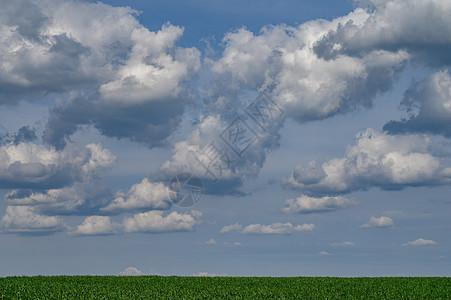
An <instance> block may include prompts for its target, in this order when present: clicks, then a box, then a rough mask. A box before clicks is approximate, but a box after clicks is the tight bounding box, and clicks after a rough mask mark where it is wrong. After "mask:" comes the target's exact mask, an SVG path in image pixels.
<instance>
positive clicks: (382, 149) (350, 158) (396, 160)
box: [282, 129, 451, 203]
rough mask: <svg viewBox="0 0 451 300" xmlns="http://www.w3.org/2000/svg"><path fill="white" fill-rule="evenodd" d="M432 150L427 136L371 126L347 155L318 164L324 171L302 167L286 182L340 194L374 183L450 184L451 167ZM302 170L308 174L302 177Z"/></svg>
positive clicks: (397, 186) (396, 185)
mask: <svg viewBox="0 0 451 300" xmlns="http://www.w3.org/2000/svg"><path fill="white" fill-rule="evenodd" d="M428 150H429V139H428V138H427V137H425V136H422V135H399V136H398V135H397V136H392V135H389V134H387V133H378V132H376V131H374V130H373V129H367V130H365V131H364V132H361V133H359V134H358V135H357V136H356V145H354V146H350V147H348V148H347V150H346V153H345V155H344V157H343V158H334V159H331V160H329V161H327V162H325V163H323V164H321V165H318V166H317V167H316V168H319V169H320V171H318V170H316V169H312V171H311V172H312V173H313V175H309V174H308V173H309V172H310V171H309V168H302V167H298V168H297V169H295V171H294V172H293V173H292V175H291V176H289V177H287V178H284V179H283V180H282V184H283V185H284V186H285V187H288V188H292V189H299V190H302V191H304V192H308V193H311V194H336V193H349V192H351V191H355V190H364V189H368V188H370V187H374V186H376V187H380V188H382V189H402V188H404V187H407V186H433V185H442V184H447V183H449V182H450V175H451V173H450V171H451V169H450V168H449V167H443V166H442V165H441V160H440V158H439V157H435V156H433V155H431V154H429V153H428ZM299 169H300V170H303V172H306V173H307V174H306V175H305V174H304V175H302V174H301V175H300V176H298V173H297V170H299ZM318 174H321V175H320V176H318ZM312 178H315V180H312ZM293 203H294V202H293Z"/></svg>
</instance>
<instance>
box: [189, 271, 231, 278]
mask: <svg viewBox="0 0 451 300" xmlns="http://www.w3.org/2000/svg"><path fill="white" fill-rule="evenodd" d="M191 276H194V277H218V276H225V275H220V274H216V273H209V272H198V273H194V274H193V275H191Z"/></svg>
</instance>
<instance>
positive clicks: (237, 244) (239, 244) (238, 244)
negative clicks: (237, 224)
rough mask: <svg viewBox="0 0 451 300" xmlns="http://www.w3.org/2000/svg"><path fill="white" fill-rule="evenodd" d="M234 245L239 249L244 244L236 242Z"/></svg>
mask: <svg viewBox="0 0 451 300" xmlns="http://www.w3.org/2000/svg"><path fill="white" fill-rule="evenodd" d="M233 245H234V246H237V247H239V246H242V244H241V243H240V242H235V243H233Z"/></svg>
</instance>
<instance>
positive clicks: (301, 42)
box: [211, 9, 410, 122]
mask: <svg viewBox="0 0 451 300" xmlns="http://www.w3.org/2000/svg"><path fill="white" fill-rule="evenodd" d="M371 17H372V16H371V14H370V13H369V12H367V11H365V10H363V9H356V10H355V11H354V12H351V13H350V14H348V15H347V16H344V17H340V18H336V19H334V20H332V21H325V20H321V21H320V20H315V21H310V22H307V23H304V24H301V25H299V26H298V27H291V26H286V25H275V26H268V27H265V28H263V29H262V30H261V31H260V33H259V34H254V33H252V32H250V31H248V30H246V29H239V30H237V31H235V32H229V33H227V34H226V36H225V38H224V41H225V43H226V48H225V50H224V52H223V56H222V57H221V58H220V59H219V60H217V61H215V62H213V63H212V67H211V68H212V70H213V72H215V73H216V74H217V75H218V77H219V78H220V80H222V81H223V82H227V84H228V86H230V87H232V88H236V89H240V88H242V89H244V88H245V87H248V88H253V89H265V88H267V89H269V90H270V96H271V97H272V98H273V99H274V100H275V101H276V102H277V103H278V104H279V105H281V106H282V108H283V109H284V111H285V112H286V114H287V116H289V117H292V118H293V119H295V120H297V121H299V122H306V121H311V120H321V119H325V118H329V117H331V116H334V115H336V114H342V113H346V112H349V111H352V110H355V109H356V108H360V107H366V108H369V107H371V106H372V102H373V99H374V97H375V95H376V94H377V93H380V92H385V91H387V90H389V89H390V88H391V86H392V82H393V80H394V79H395V78H396V76H397V74H399V73H400V72H401V71H402V70H403V69H404V67H405V65H406V63H407V61H408V60H409V58H410V55H409V53H408V52H406V51H404V50H401V49H399V50H394V51H388V50H382V49H377V48H373V49H372V50H371V49H365V50H364V51H361V52H359V53H357V54H355V55H354V54H353V55H351V54H348V53H340V54H341V55H337V56H334V57H328V58H327V59H325V58H323V57H321V56H318V49H317V48H318V47H317V43H319V42H320V41H322V39H323V38H324V37H325V36H327V35H328V34H331V33H333V32H336V31H337V30H339V29H340V28H341V27H342V26H343V25H342V24H353V25H355V27H356V31H358V30H359V28H361V27H362V26H364V24H365V23H366V22H367V21H369V20H371ZM338 42H339V41H338ZM337 45H338V44H337ZM223 85H224V84H223ZM218 86H219V84H218V85H216V86H215V87H216V88H218ZM212 101H214V104H216V106H217V107H223V106H225V107H226V106H227V105H230V103H228V102H229V101H227V100H225V99H224V97H222V98H221V97H219V98H217V99H216V100H212Z"/></svg>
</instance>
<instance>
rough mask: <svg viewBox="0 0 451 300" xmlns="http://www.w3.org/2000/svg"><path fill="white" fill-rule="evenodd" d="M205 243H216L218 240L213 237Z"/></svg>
mask: <svg viewBox="0 0 451 300" xmlns="http://www.w3.org/2000/svg"><path fill="white" fill-rule="evenodd" d="M205 244H207V245H216V241H215V239H214V238H211V239H209V240H208V241H206V242H205Z"/></svg>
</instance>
